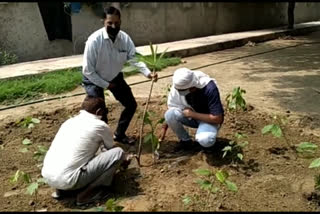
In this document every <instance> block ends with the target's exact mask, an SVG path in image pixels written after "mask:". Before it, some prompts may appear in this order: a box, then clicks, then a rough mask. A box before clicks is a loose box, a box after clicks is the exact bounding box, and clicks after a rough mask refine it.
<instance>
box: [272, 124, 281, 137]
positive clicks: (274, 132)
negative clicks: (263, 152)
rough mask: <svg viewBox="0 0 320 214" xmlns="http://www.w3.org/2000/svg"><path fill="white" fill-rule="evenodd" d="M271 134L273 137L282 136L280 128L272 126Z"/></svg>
mask: <svg viewBox="0 0 320 214" xmlns="http://www.w3.org/2000/svg"><path fill="white" fill-rule="evenodd" d="M271 133H272V135H273V136H275V137H281V136H282V130H281V128H280V126H278V125H274V126H273V129H272V130H271Z"/></svg>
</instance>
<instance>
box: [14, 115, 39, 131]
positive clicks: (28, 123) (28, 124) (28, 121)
mask: <svg viewBox="0 0 320 214" xmlns="http://www.w3.org/2000/svg"><path fill="white" fill-rule="evenodd" d="M38 123H40V120H39V119H37V118H33V117H30V116H28V117H26V118H24V119H23V120H22V121H20V122H17V124H18V125H19V126H22V127H25V128H28V129H31V128H33V127H34V124H38Z"/></svg>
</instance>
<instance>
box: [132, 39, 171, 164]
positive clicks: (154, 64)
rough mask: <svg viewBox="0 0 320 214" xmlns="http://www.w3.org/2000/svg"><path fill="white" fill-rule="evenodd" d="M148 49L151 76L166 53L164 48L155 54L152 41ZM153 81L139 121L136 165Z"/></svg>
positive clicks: (139, 154)
mask: <svg viewBox="0 0 320 214" xmlns="http://www.w3.org/2000/svg"><path fill="white" fill-rule="evenodd" d="M150 49H151V57H150V60H147V61H146V63H147V64H148V65H149V66H150V67H151V68H152V74H153V76H154V75H155V74H156V67H157V66H158V64H159V62H160V60H161V58H162V57H163V56H164V54H165V53H166V51H167V49H166V50H164V51H163V52H162V53H161V54H160V55H158V54H157V49H158V46H156V48H155V49H154V48H153V45H152V43H151V42H150ZM154 82H155V79H154V78H153V79H152V81H151V86H150V91H149V96H148V99H147V102H146V105H145V108H144V111H143V116H142V123H141V127H140V132H139V146H138V155H137V160H138V165H139V166H140V156H141V149H142V147H141V146H142V135H143V127H144V122H145V117H146V113H147V111H148V106H149V102H150V99H151V94H152V89H153V84H154ZM152 139H153V137H152Z"/></svg>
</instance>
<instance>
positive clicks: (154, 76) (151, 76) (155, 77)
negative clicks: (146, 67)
mask: <svg viewBox="0 0 320 214" xmlns="http://www.w3.org/2000/svg"><path fill="white" fill-rule="evenodd" d="M148 78H149V79H153V80H154V81H155V82H157V81H158V74H157V73H155V74H154V75H153V74H152V73H150V74H149V75H148Z"/></svg>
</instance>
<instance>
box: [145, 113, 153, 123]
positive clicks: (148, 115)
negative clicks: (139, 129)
mask: <svg viewBox="0 0 320 214" xmlns="http://www.w3.org/2000/svg"><path fill="white" fill-rule="evenodd" d="M143 121H144V123H145V124H149V125H150V126H152V122H151V120H150V113H148V112H146V114H145V116H144V119H143Z"/></svg>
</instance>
